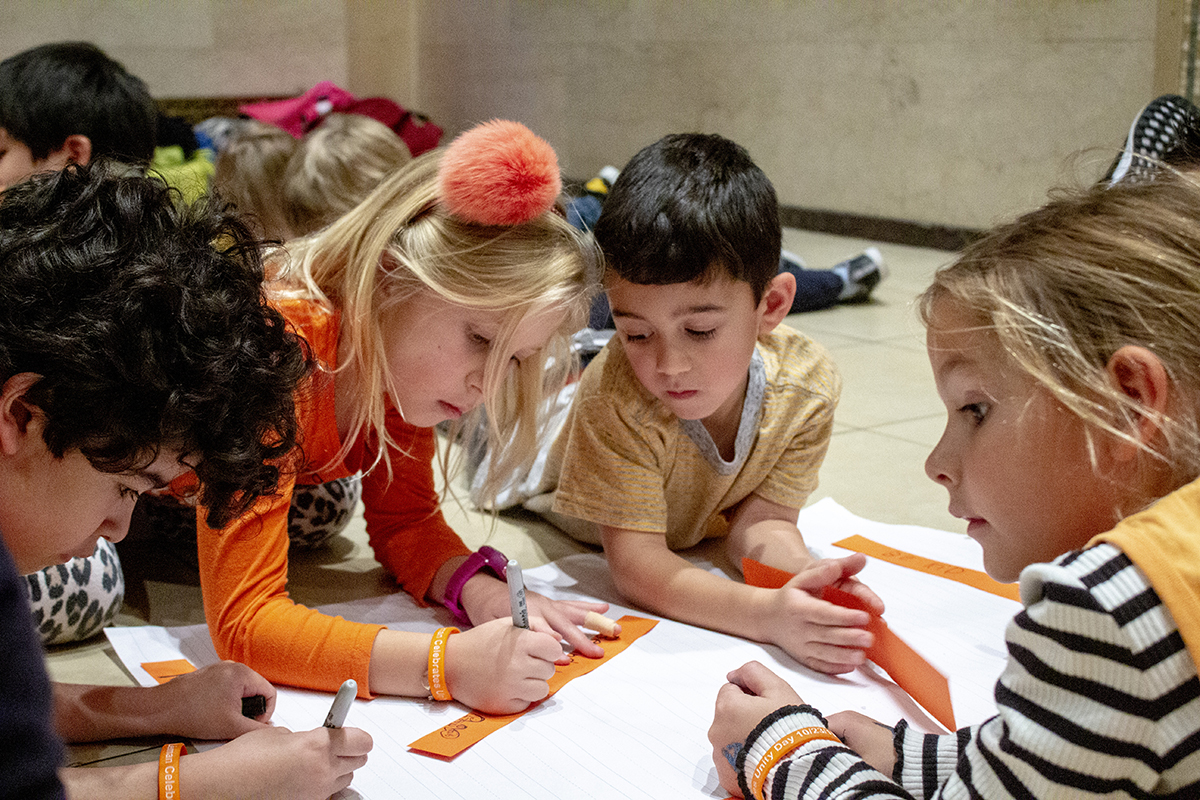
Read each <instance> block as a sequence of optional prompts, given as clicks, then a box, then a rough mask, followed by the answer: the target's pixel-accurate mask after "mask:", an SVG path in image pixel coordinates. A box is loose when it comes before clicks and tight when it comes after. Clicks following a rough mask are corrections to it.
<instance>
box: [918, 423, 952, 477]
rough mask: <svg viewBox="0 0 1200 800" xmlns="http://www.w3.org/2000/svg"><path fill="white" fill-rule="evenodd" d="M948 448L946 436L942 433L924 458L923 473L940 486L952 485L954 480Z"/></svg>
mask: <svg viewBox="0 0 1200 800" xmlns="http://www.w3.org/2000/svg"><path fill="white" fill-rule="evenodd" d="M948 450H949V448H948V446H947V444H946V437H945V435H944V434H943V436H942V438H941V439H939V440H938V443H937V445H936V446H935V447H934V448H933V450H932V451H931V452H930V453H929V456H928V457H927V458H926V459H925V474H926V475H928V476H929V479H930V480H931V481H933V482H934V483H940V484H941V485H942V486H947V487H949V486H953V485H954V484H955V482H956V478H955V476H954V472H953V469H952V467H951V464H950V458H949V453H948Z"/></svg>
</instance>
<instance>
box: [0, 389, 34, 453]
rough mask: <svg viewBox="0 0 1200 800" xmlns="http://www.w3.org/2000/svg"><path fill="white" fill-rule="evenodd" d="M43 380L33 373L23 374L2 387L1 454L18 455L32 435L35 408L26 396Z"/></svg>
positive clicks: (0, 415) (0, 395) (0, 393)
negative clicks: (30, 425)
mask: <svg viewBox="0 0 1200 800" xmlns="http://www.w3.org/2000/svg"><path fill="white" fill-rule="evenodd" d="M41 379H42V376H41V375H37V374H35V373H33V372H21V373H18V374H17V375H13V376H12V377H11V378H9V379H8V380H6V381H5V382H4V384H3V386H0V454H4V455H13V454H14V453H16V452H17V451H18V450H19V449H20V446H21V443H22V440H23V439H24V438H25V437H26V436H27V435H28V434H29V433H30V428H29V423H30V422H31V421H32V420H33V417H34V407H33V405H31V404H30V403H29V401H28V400H26V399H25V394H26V393H27V392H28V391H29V389H30V387H32V386H33V385H34V384H35V383H37V382H38V381H39V380H41Z"/></svg>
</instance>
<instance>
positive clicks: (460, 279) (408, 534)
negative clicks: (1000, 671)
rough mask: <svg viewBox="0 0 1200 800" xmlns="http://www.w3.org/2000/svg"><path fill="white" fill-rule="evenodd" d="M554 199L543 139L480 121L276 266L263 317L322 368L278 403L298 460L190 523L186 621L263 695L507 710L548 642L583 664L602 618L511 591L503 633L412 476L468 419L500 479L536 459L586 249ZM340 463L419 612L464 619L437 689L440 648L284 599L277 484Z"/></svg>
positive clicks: (495, 566) (319, 474) (585, 297)
mask: <svg viewBox="0 0 1200 800" xmlns="http://www.w3.org/2000/svg"><path fill="white" fill-rule="evenodd" d="M560 186H561V183H560V178H559V174H558V167H557V163H556V159H555V157H554V153H553V151H552V150H551V149H550V148H549V145H547V144H546V143H545V142H544V141H542V140H540V139H538V138H537V137H536V136H534V135H533V134H532V133H531V132H529V131H528V129H526V128H524V126H521V125H519V124H517V123H511V122H493V123H488V124H487V125H483V126H479V127H477V128H475V129H472V130H471V131H469V132H467V133H465V134H463V135H462V136H461V137H459V138H458V139H457V140H456V141H455V142H454V143H453V144H452V145H451V146H450V147H449V148H448V149H445V150H437V151H433V152H431V153H429V154H426V155H424V156H422V157H420V158H418V159H416V160H414V161H413V162H412V163H410V164H409V165H408V166H406V167H404V168H402V169H401V170H399V171H398V172H396V173H394V174H393V175H392V176H391V177H389V178H388V179H387V180H386V181H385V182H384V183H383V184H382V185H381V186H380V187H379V188H378V189H377V190H376V191H375V192H374V193H372V194H371V196H370V197H368V198H367V199H366V200H365V201H363V202H362V203H361V204H360V205H358V206H357V207H356V208H355V209H354V210H353V211H352V212H351V213H349V214H347V215H345V216H343V217H341V218H340V219H338V220H337V221H336V222H334V223H333V224H332V225H330V226H329V227H328V228H325V229H323V230H321V231H320V232H318V233H317V234H315V235H313V236H311V237H307V238H303V239H299V240H295V241H292V242H290V243H289V244H288V245H287V247H286V248H284V249H283V250H281V251H280V252H279V254H278V261H279V263H278V264H277V267H278V280H277V281H276V283H275V284H274V286H273V294H274V297H275V303H276V304H277V305H278V307H279V308H280V310H281V311H282V312H283V313H284V315H285V316H286V317H287V318H288V320H289V321H290V322H291V324H292V325H294V326H295V328H296V329H297V330H298V331H300V332H301V333H302V335H303V336H304V337H305V338H306V339H307V340H308V341H309V343H310V344H311V346H312V347H313V349H314V351H315V352H316V354H317V356H318V357H319V359H320V360H321V362H322V365H323V372H322V375H321V376H320V377H319V379H318V385H317V388H316V390H315V391H313V392H312V393H311V394H310V395H308V396H305V397H302V398H300V402H299V409H300V420H301V428H302V437H301V440H302V449H301V451H300V456H299V458H300V462H299V463H297V464H296V469H294V470H292V471H290V473H289V476H288V477H287V478H286V479H285V481H284V482H283V484H282V486H281V488H280V491H279V493H277V495H276V496H274V497H271V498H268V499H264V500H263V501H260V503H259V504H258V505H257V506H256V507H255V508H254V509H253V510H252V511H251V512H249V513H247V514H245V515H243V516H242V517H240V518H239V519H238V520H236V521H235V522H234V523H233V524H232V525H231V529H230V530H226V531H217V530H213V529H211V528H209V527H208V526H207V525H205V524H204V522H203V519H204V514H203V513H201V514H200V515H199V517H200V524H199V526H198V528H199V530H198V539H199V554H200V576H201V586H202V589H203V594H204V602H205V616H206V618H207V621H208V625H209V630H210V632H211V634H212V638H213V642H214V644H215V645H216V648H217V652H218V653H220V654H221V656H222V657H223V658H231V659H234V660H237V661H241V662H243V663H245V664H248V665H250V666H251V667H253V668H255V669H256V670H258V671H260V672H261V673H262V674H263V675H264V676H265V677H267V678H268V679H269V680H271V681H272V682H275V683H283V684H290V685H294V686H303V687H309V688H314V689H324V690H333V689H336V688H337V687H338V686H339V685H340V684H341V682H342V681H344V680H345V679H346V678H354V679H355V680H356V681H357V682H358V686H359V692H360V694H361V695H362V696H364V697H369V696H372V695H376V694H390V695H406V696H413V697H426V696H429V695H430V694H434V696H435V697H437V698H438V699H449V698H450V697H453V698H454V699H457V700H459V701H461V702H463V703H466V704H467V705H470V706H472V707H474V708H478V709H480V710H484V711H490V712H512V711H517V710H520V709H524V708H525V707H527V706H528V705H529V704H530V703H533V702H536V701H538V700H541V699H542V698H544V697H545V696H546V695H547V693H548V687H547V683H546V681H547V679H548V678H549V677H550V676H551V675H552V674H553V672H554V669H555V664H556V662H561V661H562V660H563V649H562V646H561V643H560V637H561V638H563V639H566V641H567V642H568V643H569V644H570V645H572V646H573V647H574V648H575V650H576V651H577V652H580V653H582V654H584V655H587V656H599V655H601V653H602V651H601V649H600V648H599V647H598V646H597V645H595V644H594V643H593V642H591V641H590V639H589V638H588V637H587V636H586V635H584V633H583V632H582V631H580V630H579V628H578V627H577V625H579V624H580V623H581V622H582V620H583V617H584V616H585V614H586V612H587V611H589V610H595V611H601V612H602V611H604V610H605V609H606V608H607V606H606V604H600V603H569V602H553V601H550V600H548V599H547V598H545V597H542V596H539V595H536V594H531V595H530V597H529V605H530V611H531V613H532V615H533V617H534V618H533V630H522V629H518V628H515V627H513V625H512V621H511V610H510V606H509V595H508V588H507V586H506V584H505V583H504V565H505V563H506V559H505V558H504V556H503V555H501V554H500V553H498V552H497V551H495V550H494V549H493V548H490V547H484V548H481V550H480V551H479V552H475V553H473V552H471V551H470V550H469V549H468V548H466V547H465V546H464V545H463V543H462V541H461V540H460V539H459V537H458V536H457V535H456V534H455V533H454V531H453V530H452V529H451V528H450V526H449V525H448V524H447V523H446V521H445V519H444V518H443V516H442V513H441V510H440V507H439V496H438V493H437V491H436V490H435V487H434V474H433V465H432V463H431V462H432V459H433V457H434V454H435V448H436V445H435V434H434V430H433V426H435V425H436V424H438V423H440V422H443V421H446V420H452V421H456V422H465V419H464V418H466V419H469V418H470V417H471V416H472V413H471V412H472V411H474V410H475V409H477V408H479V407H480V406H481V405H486V406H487V410H488V419H489V423H490V433H491V439H492V442H491V444H492V447H491V448H490V450H491V453H492V454H493V461H494V463H498V464H499V465H500V473H504V472H506V471H508V470H510V469H513V464H515V463H519V462H521V461H522V460H523V459H526V458H528V457H530V455H531V454H532V453H533V452H534V450H535V448H536V439H535V435H534V430H533V428H534V415H535V413H536V409H537V406H538V404H539V402H540V401H541V399H542V398H543V397H544V396H546V395H547V394H548V393H551V392H555V391H557V390H558V388H559V387H560V386H561V385H562V383H563V381H564V380H565V377H566V374H567V371H568V370H569V369H570V358H569V353H568V337H569V335H570V334H571V333H572V332H573V331H575V330H577V329H578V328H579V327H580V325H581V324H582V319H583V317H584V316H585V315H586V312H587V307H588V304H589V302H590V299H591V296H592V294H593V292H594V289H595V288H596V286H597V280H598V274H597V273H598V268H599V254H598V251H597V250H596V248H595V245H594V244H593V242H592V241H591V239H590V237H588V236H587V235H586V234H583V233H580V232H579V231H577V230H576V229H575V228H573V227H571V225H569V224H568V223H567V221H566V219H565V217H564V216H563V215H562V214H561V212H560V211H559V210H557V209H556V201H557V198H558V193H559V188H560ZM551 356H553V359H554V360H553V363H554V365H555V366H554V368H552V369H550V370H549V371H547V367H546V365H547V362H548V360H550V358H551ZM358 471H362V472H363V503H364V516H365V518H366V523H367V533H368V536H369V539H370V543H371V546H372V547H373V549H374V552H375V555H376V558H377V559H378V560H379V561H380V563H382V564H383V565H384V567H385V568H386V569H387V570H388V571H389V572H390V573H391V574H393V575H394V576H395V577H396V579H397V581H398V583H399V585H400V586H401V587H402V588H403V589H404V590H405V591H407V592H409V593H410V594H411V595H412V596H413V597H414V598H415V599H416V600H417V601H418V602H419V603H422V604H424V603H426V602H429V603H433V604H438V605H445V606H446V608H447V609H448V610H449V611H450V612H451V615H452V617H453V619H454V620H455V625H457V626H460V627H462V628H467V626H469V625H474V627H471V628H469V629H467V630H464V631H463V632H462V633H455V634H454V635H450V632H446V633H444V634H443V636H446V637H448V638H446V639H445V644H444V647H445V649H444V654H445V685H444V686H438V685H435V684H434V683H433V680H434V679H435V678H436V677H437V676H431V675H429V674H428V672H427V669H428V664H429V653H430V651H431V647H433V646H434V645H435V644H438V646H439V647H440V646H441V644H440V642H435V640H434V639H432V638H431V637H430V636H429V635H428V634H418V633H410V632H404V631H395V630H387V629H385V628H383V627H382V626H379V625H367V624H359V623H353V622H348V621H345V620H343V619H341V618H335V617H330V616H326V615H324V614H320V613H318V612H316V611H313V610H310V609H307V608H303V607H301V606H298V605H296V604H295V603H293V602H292V601H291V600H290V599H289V598H288V595H287V592H286V585H287V555H288V537H287V531H286V518H287V514H288V509H289V504H290V501H291V498H292V491H293V485H294V483H322V482H326V481H329V480H331V479H333V478H337V477H343V476H346V475H349V474H353V473H355V472H358ZM202 512H203V510H202ZM448 627H450V626H448Z"/></svg>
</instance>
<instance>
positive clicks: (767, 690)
mask: <svg viewBox="0 0 1200 800" xmlns="http://www.w3.org/2000/svg"><path fill="white" fill-rule="evenodd" d="M726 680H728V681H729V682H730V683H731V684H734V685H735V686H738V687H740V688H741V689H742V691H743V692H745V693H746V694H752V695H757V696H759V697H769V698H772V699H777V698H778V699H781V700H783V701H784V702H788V700H789V698H795V699H796V700H799V699H800V698H799V695H797V694H796V691H795V690H794V689H793V688H792V687H791V684H789V683H788V682H787V681H785V680H784V679H783V678H781V677H779V676H778V675H776V674H775V673H774V672H772V671H771V670H770V669H768V668H767V667H765V666H763V665H762V664H760V663H759V662H757V661H748V662H746V663H745V664H743V665H742V666H740V667H738V668H737V669H735V670H734V671H733V672H731V673H729V675H728V676H726Z"/></svg>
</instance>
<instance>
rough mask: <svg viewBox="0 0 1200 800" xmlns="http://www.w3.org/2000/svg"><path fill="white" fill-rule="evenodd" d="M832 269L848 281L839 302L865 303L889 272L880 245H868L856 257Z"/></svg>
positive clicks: (839, 296)
mask: <svg viewBox="0 0 1200 800" xmlns="http://www.w3.org/2000/svg"><path fill="white" fill-rule="evenodd" d="M832 271H833V272H836V273H838V274H839V275H841V276H842V280H844V281H845V282H846V286H845V288H843V289H842V293H841V294H840V295H838V302H839V303H865V302H866V301H867V300H868V299H870V297H871V292H873V291H874V290H875V287H876V286H878V285H879V282H880V281H882V280H883V279H884V278H886V277H887V274H888V269H887V265H886V264H884V263H883V254H882V253H880V252H879V248H878V247H868V248H867V249H866V250H863V251H862V252H861V253H860V254H858V255H856V256H855V257H854V258H851V259H848V260H846V261H843V262H842V263H840V264H837V265H836V266H834V267H832Z"/></svg>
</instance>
